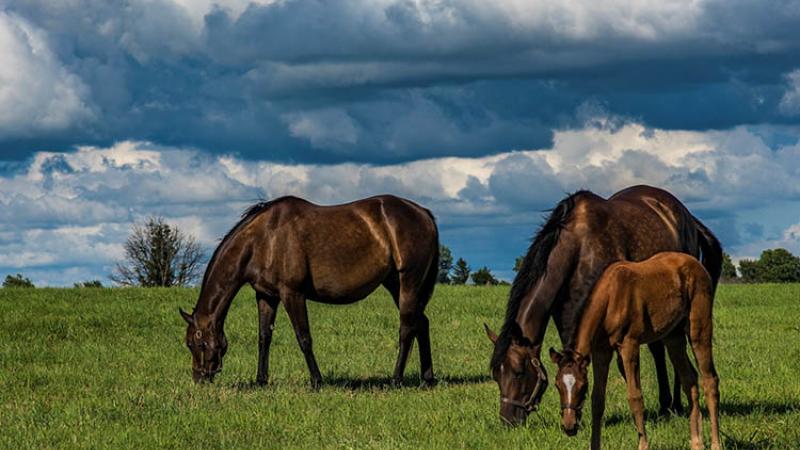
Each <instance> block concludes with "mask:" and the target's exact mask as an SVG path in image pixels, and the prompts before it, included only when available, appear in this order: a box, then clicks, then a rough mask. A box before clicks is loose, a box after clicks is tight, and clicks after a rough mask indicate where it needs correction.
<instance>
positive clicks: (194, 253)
mask: <svg viewBox="0 0 800 450" xmlns="http://www.w3.org/2000/svg"><path fill="white" fill-rule="evenodd" d="M202 258H203V251H202V250H201V248H200V244H198V243H197V241H196V240H195V238H194V236H192V235H190V234H186V233H184V232H183V231H181V230H179V229H178V228H177V227H175V226H171V225H169V224H168V223H166V222H165V221H164V218H163V217H150V218H148V219H147V220H146V221H145V222H144V223H141V224H140V223H136V224H134V225H133V228H132V231H131V235H130V236H129V237H128V240H127V241H126V242H125V258H124V259H123V260H122V261H119V262H117V264H116V267H115V268H114V272H113V273H112V274H111V280H113V281H114V282H115V283H119V284H121V285H123V286H137V285H138V286H145V287H153V286H187V285H189V284H191V283H192V282H193V281H195V280H196V279H197V278H198V277H199V276H200V262H201V260H202Z"/></svg>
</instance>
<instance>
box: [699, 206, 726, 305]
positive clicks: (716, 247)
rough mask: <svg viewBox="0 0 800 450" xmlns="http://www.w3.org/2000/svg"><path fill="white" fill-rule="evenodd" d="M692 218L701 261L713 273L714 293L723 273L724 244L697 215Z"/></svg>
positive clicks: (709, 272) (710, 273)
mask: <svg viewBox="0 0 800 450" xmlns="http://www.w3.org/2000/svg"><path fill="white" fill-rule="evenodd" d="M692 219H693V220H694V225H695V227H696V229H697V237H698V242H699V244H700V252H701V255H700V257H701V261H702V262H703V266H704V267H705V268H706V270H707V271H708V274H709V275H711V283H712V293H713V292H714V291H716V289H717V284H718V283H719V277H720V274H722V245H721V244H720V243H719V240H718V239H717V237H716V236H714V233H712V232H711V230H709V229H708V227H706V226H705V225H703V222H700V221H699V220H698V219H697V217H694V216H692Z"/></svg>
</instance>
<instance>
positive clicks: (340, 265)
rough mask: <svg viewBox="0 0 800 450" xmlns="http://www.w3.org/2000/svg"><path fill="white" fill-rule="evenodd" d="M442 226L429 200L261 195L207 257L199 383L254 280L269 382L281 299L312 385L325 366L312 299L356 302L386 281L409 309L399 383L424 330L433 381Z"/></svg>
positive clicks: (198, 333)
mask: <svg viewBox="0 0 800 450" xmlns="http://www.w3.org/2000/svg"><path fill="white" fill-rule="evenodd" d="M438 259H439V235H438V230H437V228H436V222H435V220H434V218H433V215H432V214H431V213H430V211H428V210H427V209H425V208H422V207H421V206H419V205H417V204H415V203H413V202H411V201H409V200H405V199H402V198H398V197H394V196H391V195H383V196H378V197H372V198H367V199H364V200H359V201H355V202H352V203H348V204H345V205H337V206H318V205H315V204H312V203H309V202H307V201H305V200H302V199H299V198H296V197H283V198H279V199H277V200H273V201H270V202H265V203H258V204H256V205H254V206H252V207H251V208H250V209H248V210H247V211H245V213H244V214H243V215H242V219H241V220H240V221H239V223H237V224H236V226H234V227H233V228H232V229H231V231H230V232H228V234H227V235H226V236H225V237H224V238H223V239H222V242H221V243H220V244H219V246H218V247H217V249H216V251H215V252H214V255H213V256H212V257H211V261H209V263H208V267H207V268H206V272H205V275H204V277H203V284H202V287H201V289H200V298H199V299H198V301H197V305H196V306H195V308H194V311H193V312H192V314H188V313H186V312H184V311H183V310H181V315H182V316H183V318H184V319H185V320H186V322H187V323H188V324H189V326H188V328H187V330H186V345H187V346H188V347H189V350H190V351H191V352H192V358H193V362H192V376H193V378H194V380H195V382H198V381H201V380H206V381H211V380H213V377H214V375H216V374H217V373H218V372H219V371H220V370H222V358H223V356H224V355H225V351H226V350H227V347H228V343H227V340H226V339H225V333H224V324H225V316H226V315H227V314H228V308H229V307H230V304H231V301H233V298H234V296H235V295H236V293H237V292H238V291H239V289H240V288H241V287H242V286H243V285H244V284H245V283H249V284H250V285H251V286H252V287H253V288H254V289H255V291H256V300H257V302H258V311H259V321H258V324H259V334H258V375H257V376H256V382H257V383H259V384H265V383H266V382H267V373H268V371H269V370H268V367H269V347H270V342H271V341H272V329H273V324H274V323H275V314H276V312H277V310H278V305H279V304H280V303H282V304H283V305H284V307H285V308H286V312H287V313H288V315H289V319H290V320H291V322H292V326H293V327H294V331H295V335H296V337H297V342H298V343H299V344H300V349H301V350H302V351H303V355H304V356H305V359H306V363H307V364H308V369H309V371H310V372H311V384H312V386H314V387H318V386H319V385H320V384H321V382H322V375H321V374H320V371H319V367H318V366H317V361H316V358H315V357H314V353H313V351H312V348H311V334H310V333H309V324H308V312H307V310H306V299H310V300H314V301H317V302H322V303H329V304H337V305H342V304H348V303H353V302H357V301H359V300H361V299H363V298H365V297H366V296H367V295H369V294H370V293H371V292H372V291H374V290H375V289H376V288H377V287H378V286H380V285H383V286H385V287H386V289H388V290H389V292H390V293H391V295H392V297H393V298H394V302H395V305H397V307H398V309H399V310H400V352H399V354H398V356H397V364H396V365H395V369H394V382H395V383H400V382H401V381H402V378H403V372H404V370H405V366H406V360H407V359H408V353H409V351H410V349H411V346H412V344H413V340H414V339H415V338H416V340H417V342H418V344H419V356H420V369H421V373H422V379H423V381H424V382H426V383H433V381H434V377H433V365H432V361H431V344H430V334H429V329H428V318H427V317H426V316H425V306H426V304H427V303H428V300H429V299H430V297H431V294H432V293H433V287H434V284H435V282H436V275H437V273H438V270H439V268H438V265H439V264H438Z"/></svg>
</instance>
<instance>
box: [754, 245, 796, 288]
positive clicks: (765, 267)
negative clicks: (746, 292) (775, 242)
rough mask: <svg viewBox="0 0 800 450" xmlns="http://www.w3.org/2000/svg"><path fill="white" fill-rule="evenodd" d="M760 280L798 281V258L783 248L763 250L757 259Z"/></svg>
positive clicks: (772, 281) (767, 281) (770, 281)
mask: <svg viewBox="0 0 800 450" xmlns="http://www.w3.org/2000/svg"><path fill="white" fill-rule="evenodd" d="M758 265H759V269H760V272H761V280H760V281H761V282H765V283H793V282H797V281H800V258H798V257H796V256H794V255H793V254H792V253H791V252H789V251H788V250H786V249H784V248H775V249H772V250H764V251H763V252H761V257H760V258H759V259H758Z"/></svg>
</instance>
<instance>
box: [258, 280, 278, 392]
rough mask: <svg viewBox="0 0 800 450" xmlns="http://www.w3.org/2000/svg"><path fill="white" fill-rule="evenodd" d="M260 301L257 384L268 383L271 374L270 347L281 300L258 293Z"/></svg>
mask: <svg viewBox="0 0 800 450" xmlns="http://www.w3.org/2000/svg"><path fill="white" fill-rule="evenodd" d="M256 302H257V303H258V374H257V375H256V384H259V385H265V384H267V377H268V376H269V347H270V344H271V343H272V330H273V329H274V325H275V316H276V313H277V312H278V305H279V304H280V300H279V299H278V298H275V297H267V296H266V295H262V294H258V293H257V294H256Z"/></svg>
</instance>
